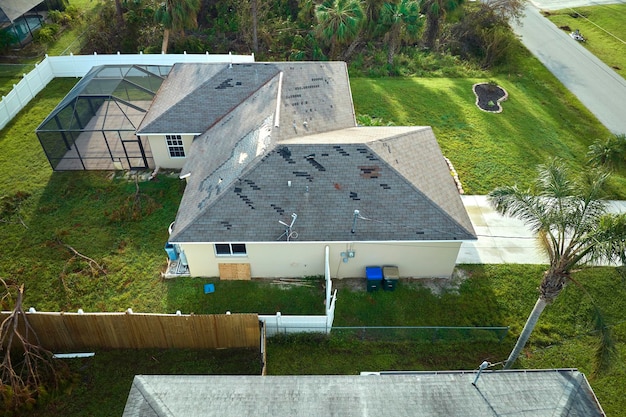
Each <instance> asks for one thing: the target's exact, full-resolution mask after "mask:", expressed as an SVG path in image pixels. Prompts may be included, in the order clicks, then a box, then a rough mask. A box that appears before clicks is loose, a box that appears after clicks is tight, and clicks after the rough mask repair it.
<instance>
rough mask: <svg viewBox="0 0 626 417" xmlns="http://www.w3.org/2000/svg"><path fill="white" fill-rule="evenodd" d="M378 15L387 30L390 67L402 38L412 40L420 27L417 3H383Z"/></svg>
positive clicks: (405, 0) (403, 1)
mask: <svg viewBox="0 0 626 417" xmlns="http://www.w3.org/2000/svg"><path fill="white" fill-rule="evenodd" d="M380 14H381V21H382V24H383V25H385V26H387V27H388V28H389V32H388V33H389V46H388V48H389V49H388V50H387V63H388V64H389V65H392V64H393V57H394V55H395V52H396V49H397V48H398V44H399V43H400V41H401V40H402V39H403V38H404V37H406V38H409V39H411V38H414V37H415V36H416V35H417V33H418V31H419V29H420V27H421V23H422V21H421V20H420V8H419V3H418V2H417V1H415V0H400V3H385V4H383V7H382V10H381V13H380Z"/></svg>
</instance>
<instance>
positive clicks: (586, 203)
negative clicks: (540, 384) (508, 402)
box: [489, 160, 626, 369]
mask: <svg viewBox="0 0 626 417" xmlns="http://www.w3.org/2000/svg"><path fill="white" fill-rule="evenodd" d="M607 178H608V174H606V173H605V172H603V171H599V170H586V171H585V172H584V173H583V174H582V176H581V177H580V178H576V179H572V178H571V174H570V173H569V172H568V171H567V169H566V168H565V167H564V166H563V164H562V163H560V162H559V161H557V160H553V161H551V162H550V163H549V164H547V165H542V166H540V167H539V176H538V178H537V181H536V184H535V186H534V188H532V189H528V190H520V189H519V188H517V186H509V187H501V188H497V189H495V190H493V191H492V192H491V193H490V194H489V201H490V203H491V204H492V205H493V207H494V208H495V209H496V211H498V212H499V213H500V214H503V215H508V216H511V217H516V218H518V219H521V220H523V221H524V222H525V223H526V224H527V225H528V226H530V227H531V228H532V230H533V231H534V232H536V233H537V235H538V237H539V239H540V241H541V243H542V245H543V247H544V248H545V250H546V252H547V254H548V258H549V261H550V264H549V267H548V269H547V270H546V271H545V272H544V274H543V279H542V281H541V285H540V287H539V298H538V299H537V302H536V303H535V307H534V308H533V310H532V312H531V314H530V316H529V317H528V320H527V321H526V324H525V325H524V329H523V330H522V333H521V334H520V336H519V338H518V340H517V343H516V344H515V347H514V348H513V350H512V351H511V354H510V355H509V357H508V359H507V360H506V362H505V366H504V369H509V368H511V366H513V363H514V362H515V361H516V360H517V357H518V356H519V354H520V352H521V350H522V349H523V348H524V345H526V342H527V341H528V338H529V337H530V334H531V333H532V331H533V329H534V328H535V325H536V324H537V321H538V320H539V316H540V315H541V313H542V312H543V310H544V309H545V308H546V306H547V305H548V304H550V303H552V302H553V301H554V300H555V298H556V297H557V296H558V295H559V293H560V292H561V290H562V289H563V287H564V285H565V284H566V283H567V282H568V281H569V280H570V273H571V271H572V269H573V268H575V267H577V266H580V265H583V264H585V263H588V262H594V261H600V260H608V261H614V260H619V261H621V263H622V264H624V261H625V260H626V259H625V258H626V257H625V254H624V251H625V250H626V214H619V215H616V214H607V213H606V203H605V202H604V201H603V200H602V188H603V185H604V183H605V181H606V179H607Z"/></svg>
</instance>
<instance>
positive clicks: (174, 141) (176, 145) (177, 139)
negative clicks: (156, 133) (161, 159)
mask: <svg viewBox="0 0 626 417" xmlns="http://www.w3.org/2000/svg"><path fill="white" fill-rule="evenodd" d="M165 146H167V154H168V155H169V156H170V158H172V159H178V158H185V157H187V153H186V152H185V143H184V142H183V138H182V136H181V135H165ZM179 153H182V155H177V154H179Z"/></svg>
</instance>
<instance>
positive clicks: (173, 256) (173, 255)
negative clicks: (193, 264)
mask: <svg viewBox="0 0 626 417" xmlns="http://www.w3.org/2000/svg"><path fill="white" fill-rule="evenodd" d="M165 252H167V257H168V258H169V260H170V261H175V260H177V259H178V253H177V252H176V248H174V245H172V244H171V243H166V244H165Z"/></svg>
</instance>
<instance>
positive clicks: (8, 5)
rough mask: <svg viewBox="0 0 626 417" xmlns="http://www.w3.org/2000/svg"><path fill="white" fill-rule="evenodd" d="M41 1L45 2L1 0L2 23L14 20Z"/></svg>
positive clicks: (0, 15) (36, 0) (0, 17)
mask: <svg viewBox="0 0 626 417" xmlns="http://www.w3.org/2000/svg"><path fill="white" fill-rule="evenodd" d="M41 3H43V0H0V23H2V22H5V21H11V22H13V21H14V20H15V19H17V18H18V17H20V16H21V15H23V14H24V13H26V12H28V11H29V10H30V9H32V8H33V7H35V6H37V5H38V4H41Z"/></svg>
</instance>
